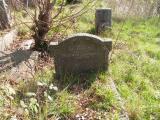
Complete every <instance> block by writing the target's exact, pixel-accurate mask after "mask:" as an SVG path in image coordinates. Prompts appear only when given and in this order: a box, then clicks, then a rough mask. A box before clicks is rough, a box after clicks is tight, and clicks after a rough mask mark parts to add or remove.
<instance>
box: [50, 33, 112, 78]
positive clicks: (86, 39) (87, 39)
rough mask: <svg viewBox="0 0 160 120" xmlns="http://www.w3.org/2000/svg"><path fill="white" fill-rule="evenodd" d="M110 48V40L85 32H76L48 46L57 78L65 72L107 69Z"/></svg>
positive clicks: (78, 72) (76, 72)
mask: <svg viewBox="0 0 160 120" xmlns="http://www.w3.org/2000/svg"><path fill="white" fill-rule="evenodd" d="M111 49H112V41H111V40H109V39H108V40H104V39H102V38H100V37H98V36H95V35H91V34H87V33H79V34H76V35H74V36H71V37H69V38H67V39H65V40H64V41H62V42H60V43H59V44H57V43H55V42H52V43H50V46H49V52H50V55H51V56H52V57H54V63H55V71H56V76H57V77H58V78H60V77H62V76H63V75H66V74H80V73H87V72H93V71H95V72H96V71H100V70H107V69H108V56H109V52H110V51H111Z"/></svg>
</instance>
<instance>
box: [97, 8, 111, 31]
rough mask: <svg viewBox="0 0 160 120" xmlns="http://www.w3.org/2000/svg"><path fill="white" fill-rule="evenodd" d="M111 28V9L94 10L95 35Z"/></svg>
mask: <svg viewBox="0 0 160 120" xmlns="http://www.w3.org/2000/svg"><path fill="white" fill-rule="evenodd" d="M111 26H112V10H111V8H99V9H96V15H95V27H96V34H99V33H100V32H102V31H104V30H105V29H106V28H111Z"/></svg>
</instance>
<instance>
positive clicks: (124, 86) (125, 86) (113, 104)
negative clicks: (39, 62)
mask: <svg viewBox="0 0 160 120" xmlns="http://www.w3.org/2000/svg"><path fill="white" fill-rule="evenodd" d="M91 13H92V12H91V11H90V12H89V13H86V14H84V15H82V16H81V17H80V18H79V20H78V21H77V25H78V28H79V29H77V30H76V31H74V30H69V32H68V33H74V32H88V33H94V32H95V29H94V15H93V14H91ZM86 16H87V17H86ZM159 20H160V19H159V18H157V17H155V18H154V17H153V18H147V19H134V20H133V19H125V20H116V19H113V27H112V29H111V30H106V31H105V32H104V33H102V34H101V35H100V36H101V37H106V38H107V37H110V38H112V39H113V51H112V56H111V61H110V67H109V68H110V69H109V71H108V72H100V73H98V74H94V73H92V74H90V75H89V76H87V77H82V76H80V77H79V76H76V77H74V76H69V77H65V78H64V80H63V81H57V80H56V79H54V74H55V73H54V70H50V69H47V70H44V71H41V72H38V73H37V74H36V75H35V79H34V80H33V81H30V82H27V83H26V82H21V83H19V84H18V85H17V86H10V85H7V87H4V86H6V83H4V84H3V85H1V87H0V98H1V99H0V120H1V119H2V120H5V119H10V118H13V117H14V115H16V117H17V118H19V119H24V120H32V119H35V120H36V119H37V120H44V119H51V120H55V119H58V118H60V119H64V120H69V119H78V118H79V117H80V116H81V117H82V116H85V115H86V116H85V117H86V118H87V119H93V120H94V119H100V120H106V119H115V120H118V119H119V115H120V114H121V106H120V104H119V101H118V100H117V97H116V94H115V93H114V92H113V90H112V88H111V87H110V85H109V81H110V80H111V79H112V80H114V82H115V84H116V87H117V89H118V92H119V93H120V95H121V97H122V99H123V101H124V103H125V104H124V107H125V110H126V111H127V113H128V115H129V118H130V119H131V120H151V119H154V120H158V119H160V69H159V68H160V46H159V43H158V42H159V41H157V39H156V38H160V29H159V28H160V22H159ZM53 31H54V30H53ZM57 31H59V30H57ZM50 34H51V33H50ZM117 38H118V39H117ZM14 92H16V94H15V93H14ZM8 108H9V109H8ZM3 113H5V114H3Z"/></svg>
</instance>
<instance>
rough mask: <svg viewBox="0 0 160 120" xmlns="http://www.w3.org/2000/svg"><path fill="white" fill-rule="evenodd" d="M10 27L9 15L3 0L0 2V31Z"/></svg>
mask: <svg viewBox="0 0 160 120" xmlns="http://www.w3.org/2000/svg"><path fill="white" fill-rule="evenodd" d="M9 27H10V13H9V9H8V6H7V4H6V3H5V0H0V29H1V30H3V29H7V28H9Z"/></svg>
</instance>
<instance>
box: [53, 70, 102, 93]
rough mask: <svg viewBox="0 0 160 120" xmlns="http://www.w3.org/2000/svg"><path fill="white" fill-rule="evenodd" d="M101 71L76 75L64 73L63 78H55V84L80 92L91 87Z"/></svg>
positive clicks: (72, 91)
mask: <svg viewBox="0 0 160 120" xmlns="http://www.w3.org/2000/svg"><path fill="white" fill-rule="evenodd" d="M98 73H99V72H88V73H81V74H78V75H77V74H76V75H64V76H63V77H62V78H61V79H58V80H57V79H56V80H54V85H57V87H58V88H59V89H60V90H67V91H70V92H71V93H74V94H78V93H80V92H82V91H85V90H86V89H89V88H90V86H91V85H92V83H93V82H94V81H95V80H96V79H97V76H98Z"/></svg>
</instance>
